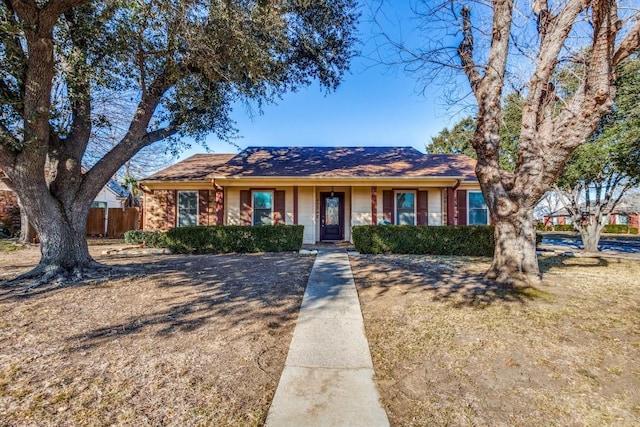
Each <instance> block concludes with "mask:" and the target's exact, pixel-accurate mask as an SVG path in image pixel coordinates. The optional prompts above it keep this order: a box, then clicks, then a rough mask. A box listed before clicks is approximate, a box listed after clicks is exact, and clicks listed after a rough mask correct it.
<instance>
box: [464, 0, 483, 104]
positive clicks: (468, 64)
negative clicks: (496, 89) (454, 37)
mask: <svg viewBox="0 0 640 427" xmlns="http://www.w3.org/2000/svg"><path fill="white" fill-rule="evenodd" d="M460 14H461V15H462V41H461V42H460V45H459V46H458V56H459V57H460V61H461V62H462V69H463V70H464V72H465V74H466V75H467V79H469V83H470V84H471V89H472V90H473V92H474V93H475V94H476V96H477V92H478V86H479V85H480V83H481V82H482V76H481V75H480V73H479V72H478V70H477V68H476V63H475V61H474V59H473V32H472V27H471V9H470V8H469V6H464V7H463V8H462V11H461V13H460Z"/></svg>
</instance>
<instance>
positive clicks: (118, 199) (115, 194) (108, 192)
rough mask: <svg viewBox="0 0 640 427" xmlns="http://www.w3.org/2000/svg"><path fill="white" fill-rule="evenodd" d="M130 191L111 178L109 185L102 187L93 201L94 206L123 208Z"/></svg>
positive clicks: (92, 205)
mask: <svg viewBox="0 0 640 427" xmlns="http://www.w3.org/2000/svg"><path fill="white" fill-rule="evenodd" d="M128 194H129V192H128V191H127V190H126V189H125V188H123V187H122V186H121V185H120V184H118V183H117V182H116V181H115V180H113V179H110V180H109V182H107V185H105V186H104V187H102V189H101V190H100V192H99V193H98V194H97V195H96V198H95V199H94V200H93V203H91V207H92V208H121V207H123V204H124V201H125V200H126V198H127V195H128Z"/></svg>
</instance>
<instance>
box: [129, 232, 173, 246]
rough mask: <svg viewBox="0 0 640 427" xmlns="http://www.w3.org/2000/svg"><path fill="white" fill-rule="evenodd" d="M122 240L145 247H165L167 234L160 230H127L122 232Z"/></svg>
mask: <svg viewBox="0 0 640 427" xmlns="http://www.w3.org/2000/svg"><path fill="white" fill-rule="evenodd" d="M124 242H125V243H126V244H127V245H142V246H144V247H147V248H166V247H167V234H166V233H162V232H160V231H142V230H129V231H126V232H125V233H124Z"/></svg>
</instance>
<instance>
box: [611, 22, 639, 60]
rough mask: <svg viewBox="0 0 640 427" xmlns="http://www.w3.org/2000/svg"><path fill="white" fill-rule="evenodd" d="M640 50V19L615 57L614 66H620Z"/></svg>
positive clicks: (619, 47) (617, 50)
mask: <svg viewBox="0 0 640 427" xmlns="http://www.w3.org/2000/svg"><path fill="white" fill-rule="evenodd" d="M638 48H640V19H638V20H637V21H636V24H635V25H634V26H633V28H632V29H631V31H630V32H629V34H627V36H626V37H625V38H624V39H623V40H622V42H621V43H620V45H619V46H618V49H616V52H615V53H614V55H613V65H614V66H615V65H618V64H620V63H621V62H622V61H624V60H625V59H626V58H628V57H629V55H631V54H632V53H634V52H637V51H638Z"/></svg>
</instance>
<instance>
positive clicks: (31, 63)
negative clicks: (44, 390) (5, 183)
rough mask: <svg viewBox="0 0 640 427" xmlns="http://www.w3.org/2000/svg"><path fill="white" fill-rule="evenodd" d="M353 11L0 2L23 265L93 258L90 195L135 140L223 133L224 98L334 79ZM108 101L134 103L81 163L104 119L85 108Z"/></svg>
mask: <svg viewBox="0 0 640 427" xmlns="http://www.w3.org/2000/svg"><path fill="white" fill-rule="evenodd" d="M356 20H357V12H356V4H355V1H354V0H312V1H304V2H302V1H294V0H281V1H267V0H257V1H239V0H238V1H234V0H227V1H215V2H210V1H204V0H190V1H151V0H141V1H136V2H120V1H115V0H110V1H105V2H91V1H88V0H50V1H36V0H0V55H1V58H2V61H0V73H1V74H2V81H1V82H0V99H1V101H2V102H1V103H0V168H1V169H2V170H3V171H4V173H5V174H6V175H7V176H8V177H9V179H10V180H11V181H12V185H13V187H14V188H15V190H16V193H17V194H18V196H19V197H20V199H21V202H22V207H23V208H24V210H25V212H26V214H27V216H28V217H29V219H30V220H31V222H32V223H33V225H34V227H35V229H36V231H37V232H38V235H39V237H40V242H41V253H42V258H41V261H40V263H39V265H38V266H37V267H36V269H35V270H34V271H33V272H32V274H31V276H33V277H40V281H39V282H41V283H44V282H46V281H47V280H50V279H53V278H58V277H64V276H67V277H68V276H69V275H73V276H77V275H82V274H84V273H86V272H88V271H91V270H92V269H94V268H98V267H100V266H99V265H98V264H97V263H95V261H93V260H92V258H91V257H90V256H89V252H88V248H87V243H86V239H85V236H84V234H85V229H86V221H87V215H88V212H89V206H90V203H91V201H92V200H93V198H94V197H95V195H96V194H97V192H98V191H99V189H100V188H101V187H102V186H104V185H105V183H106V182H107V181H108V180H109V178H110V177H112V176H113V174H114V173H115V172H116V171H117V170H118V169H119V168H120V167H121V166H122V165H123V164H124V163H125V162H126V161H127V160H129V159H130V158H131V157H132V156H134V155H135V154H136V153H137V152H139V151H140V150H141V149H143V148H144V147H147V146H150V145H151V144H153V143H155V142H157V141H162V140H165V141H170V142H171V143H173V144H179V142H180V140H181V138H183V137H185V136H191V137H194V138H195V139H196V140H203V138H204V137H205V136H206V135H207V134H209V133H211V132H214V133H216V134H217V135H218V136H219V137H221V138H223V139H228V138H229V137H230V136H232V135H233V132H234V128H233V122H232V121H231V119H230V118H229V113H230V110H231V108H232V105H233V103H234V102H235V101H239V100H253V101H254V102H256V103H257V104H258V105H261V103H264V102H272V101H273V100H275V99H278V97H279V96H281V95H282V94H283V93H285V92H286V91H291V90H296V89H297V88H299V87H301V86H305V85H308V84H310V83H311V82H313V81H319V83H320V85H321V86H322V87H324V88H326V89H327V90H333V89H335V88H336V87H337V86H338V84H339V82H340V80H341V78H342V75H343V73H344V72H345V71H346V70H347V68H348V65H349V60H350V58H351V56H352V54H353V45H354V36H353V34H354V27H355V24H356ZM120 98H127V99H129V100H130V101H131V102H133V103H134V104H135V106H134V108H133V109H132V114H131V116H129V118H128V120H127V126H126V133H125V134H124V135H122V137H120V139H119V141H118V142H117V144H116V145H115V146H114V147H113V148H112V149H110V150H109V151H108V152H107V153H106V154H105V155H104V156H103V157H102V158H100V159H99V160H98V161H97V162H96V163H95V165H93V166H92V167H91V168H90V169H89V170H88V171H86V173H83V171H82V167H81V166H82V159H83V156H84V154H85V152H86V149H87V145H88V143H89V140H90V139H91V136H92V134H95V133H96V131H97V130H99V129H104V128H106V127H108V126H109V125H110V124H111V122H112V121H111V119H110V118H109V117H107V116H106V115H103V114H96V111H97V110H96V106H98V105H101V104H103V103H105V102H106V103H109V102H112V100H115V99H120ZM45 163H47V164H49V165H50V167H49V170H48V171H47V177H46V178H45Z"/></svg>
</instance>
